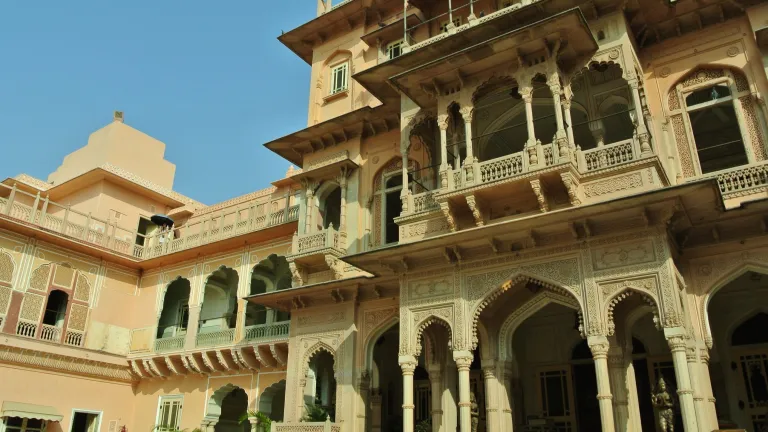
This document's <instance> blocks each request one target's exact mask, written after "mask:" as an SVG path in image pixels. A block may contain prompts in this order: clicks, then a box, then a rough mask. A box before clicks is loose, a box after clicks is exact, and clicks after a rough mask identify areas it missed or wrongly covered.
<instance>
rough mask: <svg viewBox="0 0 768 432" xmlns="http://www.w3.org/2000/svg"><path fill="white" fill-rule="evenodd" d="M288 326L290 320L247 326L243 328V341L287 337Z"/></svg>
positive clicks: (289, 325)
mask: <svg viewBox="0 0 768 432" xmlns="http://www.w3.org/2000/svg"><path fill="white" fill-rule="evenodd" d="M290 327H291V323H290V321H283V322H276V323H272V324H257V325H253V326H248V327H246V328H245V335H244V336H243V341H248V342H256V341H263V340H268V339H283V338H286V339H287V338H288V333H289V331H290Z"/></svg>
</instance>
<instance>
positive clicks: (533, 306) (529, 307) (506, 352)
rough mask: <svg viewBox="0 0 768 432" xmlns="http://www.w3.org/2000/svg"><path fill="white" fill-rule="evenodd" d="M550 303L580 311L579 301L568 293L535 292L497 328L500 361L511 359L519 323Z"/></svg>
mask: <svg viewBox="0 0 768 432" xmlns="http://www.w3.org/2000/svg"><path fill="white" fill-rule="evenodd" d="M550 304H559V305H561V306H565V307H569V308H571V309H574V310H576V311H580V305H579V302H578V301H577V300H576V299H575V298H574V297H573V296H572V295H569V294H563V293H559V292H554V291H542V292H540V293H538V294H536V295H535V296H534V297H533V298H532V299H530V300H528V301H527V302H525V303H524V304H523V305H522V306H520V307H519V308H517V309H515V311H514V312H513V313H511V314H510V315H509V316H508V317H507V319H506V320H504V323H503V324H502V325H501V327H500V330H499V338H498V345H497V348H496V349H497V352H498V355H499V360H500V361H507V360H511V352H512V350H511V346H512V336H513V335H514V333H515V330H517V328H518V327H520V325H521V324H522V323H523V322H525V320H527V319H528V318H530V317H531V316H533V315H534V314H535V313H536V312H538V311H540V310H542V309H544V308H545V307H546V306H548V305H550Z"/></svg>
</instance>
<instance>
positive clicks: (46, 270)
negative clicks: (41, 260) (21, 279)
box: [29, 264, 51, 292]
mask: <svg viewBox="0 0 768 432" xmlns="http://www.w3.org/2000/svg"><path fill="white" fill-rule="evenodd" d="M50 273H51V265H50V264H43V265H41V266H40V267H38V268H36V269H35V270H34V271H33V272H32V275H31V276H30V277H29V287H30V288H31V289H33V290H37V291H43V292H45V291H48V279H49V276H50Z"/></svg>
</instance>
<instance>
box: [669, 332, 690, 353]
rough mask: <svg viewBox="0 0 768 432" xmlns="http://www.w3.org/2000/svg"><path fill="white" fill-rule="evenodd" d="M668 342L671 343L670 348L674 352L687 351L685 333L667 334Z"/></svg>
mask: <svg viewBox="0 0 768 432" xmlns="http://www.w3.org/2000/svg"><path fill="white" fill-rule="evenodd" d="M667 344H669V349H670V351H672V352H673V353H674V352H686V344H685V338H684V337H683V335H673V336H667Z"/></svg>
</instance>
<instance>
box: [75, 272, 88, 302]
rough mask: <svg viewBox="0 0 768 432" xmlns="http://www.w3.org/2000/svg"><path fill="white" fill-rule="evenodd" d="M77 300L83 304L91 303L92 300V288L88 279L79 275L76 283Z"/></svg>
mask: <svg viewBox="0 0 768 432" xmlns="http://www.w3.org/2000/svg"><path fill="white" fill-rule="evenodd" d="M74 297H75V300H79V301H82V302H86V303H88V302H90V300H91V286H90V284H89V283H88V279H87V278H86V277H85V276H83V275H80V274H78V275H77V282H76V283H75V295H74Z"/></svg>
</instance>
